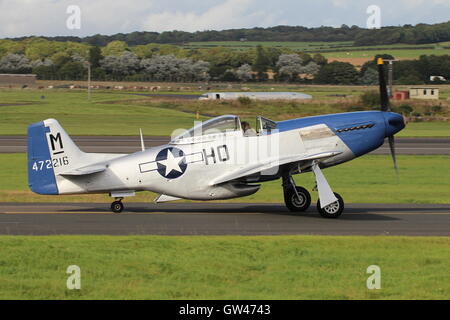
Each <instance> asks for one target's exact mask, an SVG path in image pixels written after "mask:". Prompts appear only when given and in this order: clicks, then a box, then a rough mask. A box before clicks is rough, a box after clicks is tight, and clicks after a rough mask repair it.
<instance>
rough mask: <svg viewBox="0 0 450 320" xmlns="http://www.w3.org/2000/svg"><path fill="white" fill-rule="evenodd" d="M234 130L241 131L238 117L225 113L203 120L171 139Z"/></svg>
mask: <svg viewBox="0 0 450 320" xmlns="http://www.w3.org/2000/svg"><path fill="white" fill-rule="evenodd" d="M235 131H241V121H240V119H239V117H238V116H234V115H225V116H220V117H217V118H213V119H209V120H207V121H203V122H202V123H199V124H198V125H196V126H194V127H193V128H192V129H190V130H188V131H186V132H185V133H183V134H182V135H179V136H178V137H176V138H175V139H173V141H175V140H181V139H187V138H192V137H198V136H205V135H210V134H218V133H225V132H235Z"/></svg>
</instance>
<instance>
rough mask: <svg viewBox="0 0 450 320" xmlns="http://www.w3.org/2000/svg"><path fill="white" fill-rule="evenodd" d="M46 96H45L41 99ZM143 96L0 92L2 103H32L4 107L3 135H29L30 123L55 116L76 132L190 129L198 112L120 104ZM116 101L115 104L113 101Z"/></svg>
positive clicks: (0, 115)
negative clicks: (90, 98) (42, 97)
mask: <svg viewBox="0 0 450 320" xmlns="http://www.w3.org/2000/svg"><path fill="white" fill-rule="evenodd" d="M42 95H44V96H45V99H41V96H42ZM133 99H142V97H140V96H134V95H129V94H126V93H123V94H120V93H101V92H96V93H95V94H94V95H93V100H92V101H90V102H89V101H88V100H87V95H86V92H82V91H57V90H55V91H45V92H40V91H37V90H29V91H20V90H6V91H0V103H2V104H8V103H31V104H30V105H22V106H3V107H0V108H1V113H0V121H1V123H2V126H1V127H0V134H19V135H26V132H27V127H28V125H29V124H31V123H34V122H37V121H41V120H44V119H48V118H55V119H57V120H58V121H60V123H61V124H62V125H63V126H64V128H65V129H66V130H67V131H68V133H69V134H72V135H77V134H79V135H82V134H86V135H116V134H117V135H136V134H139V128H142V129H143V130H144V133H145V134H147V135H169V134H170V133H171V132H172V130H174V129H176V128H190V127H192V124H193V121H194V118H195V117H194V115H192V114H188V113H184V112H179V111H176V110H167V109H161V108H158V107H153V106H130V105H129V104H122V103H117V101H118V100H119V101H120V100H126V101H128V103H130V101H131V100H133ZM110 102H113V103H110Z"/></svg>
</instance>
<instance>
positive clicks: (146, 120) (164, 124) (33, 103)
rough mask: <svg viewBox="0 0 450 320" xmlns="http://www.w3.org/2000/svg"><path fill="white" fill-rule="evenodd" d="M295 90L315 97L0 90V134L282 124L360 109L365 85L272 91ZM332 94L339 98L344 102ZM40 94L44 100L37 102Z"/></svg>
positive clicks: (415, 127)
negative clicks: (53, 128) (36, 127)
mask: <svg viewBox="0 0 450 320" xmlns="http://www.w3.org/2000/svg"><path fill="white" fill-rule="evenodd" d="M254 87H255V88H254V89H255V90H264V89H265V90H268V86H260V85H259V86H258V85H255V86H254ZM295 89H296V90H297V91H303V92H306V93H309V94H312V95H313V96H314V97H315V99H314V100H312V101H307V102H280V101H279V102H258V103H255V102H252V103H251V104H249V105H242V104H240V103H238V102H225V101H222V102H216V101H212V102H200V101H181V100H177V101H173V100H167V99H166V100H164V99H160V98H154V97H153V98H152V97H142V96H138V95H132V94H129V93H126V92H124V93H117V92H94V94H93V99H92V101H88V100H87V97H86V92H83V91H77V90H73V91H69V90H53V91H49V90H17V89H12V90H9V89H3V90H0V110H1V112H0V121H1V123H2V125H1V126H0V134H3V135H4V134H6V135H13V134H14V135H26V132H27V127H28V125H29V124H31V123H34V122H37V121H41V120H44V119H47V118H55V119H57V120H58V121H59V122H60V123H61V124H62V126H63V127H64V128H65V130H66V131H67V132H68V133H69V134H70V135H137V134H138V132H139V128H142V129H143V132H144V134H146V135H171V133H172V132H173V130H175V129H178V128H185V129H188V128H190V127H192V126H193V123H194V121H195V120H196V117H195V113H196V112H197V111H199V112H200V113H201V114H205V115H213V116H214V115H223V114H237V115H239V116H241V117H242V118H243V119H245V120H248V121H251V123H254V121H255V117H256V116H257V115H263V116H265V117H268V118H272V119H274V120H286V119H291V118H298V117H304V116H311V115H319V114H327V113H339V112H348V111H357V110H361V108H360V107H357V104H358V97H359V95H360V94H361V93H362V92H363V91H364V90H368V88H367V87H333V86H294V85H286V86H285V87H280V86H277V90H295ZM442 91H443V95H445V94H448V93H449V92H450V88H449V87H447V86H444V87H443V89H442ZM188 93H192V92H188ZM337 95H345V96H346V98H342V97H337ZM42 96H44V97H45V98H43V99H42V98H41V97H42ZM436 103H437V102H436ZM440 103H444V104H445V103H446V102H440ZM14 104H20V105H14ZM355 105H356V107H354V106H355ZM418 108H422V109H423V108H426V107H418ZM443 108H444V110H447V109H448V106H447V107H446V106H445V105H443ZM419 110H420V109H419ZM445 112H450V111H448V110H447V111H445ZM206 118H207V117H201V119H206ZM400 136H403V137H450V122H436V123H426V122H424V123H411V124H410V125H409V126H408V127H407V128H406V129H405V130H404V131H402V132H401V133H400Z"/></svg>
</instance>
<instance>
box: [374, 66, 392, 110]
mask: <svg viewBox="0 0 450 320" xmlns="http://www.w3.org/2000/svg"><path fill="white" fill-rule="evenodd" d="M377 64H378V77H379V83H380V101H381V111H391V108H390V106H389V95H388V91H387V85H386V78H385V76H384V61H383V59H382V58H378V61H377Z"/></svg>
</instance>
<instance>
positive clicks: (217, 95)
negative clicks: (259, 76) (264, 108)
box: [199, 92, 312, 100]
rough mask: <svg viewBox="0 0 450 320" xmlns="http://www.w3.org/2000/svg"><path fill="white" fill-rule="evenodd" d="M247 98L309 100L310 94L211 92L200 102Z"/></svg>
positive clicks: (203, 96) (201, 98)
mask: <svg viewBox="0 0 450 320" xmlns="http://www.w3.org/2000/svg"><path fill="white" fill-rule="evenodd" d="M241 97H247V98H250V99H254V100H307V99H312V96H310V95H309V94H305V93H301V92H210V93H205V94H203V95H202V96H201V97H200V98H199V100H237V99H239V98H241Z"/></svg>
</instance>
